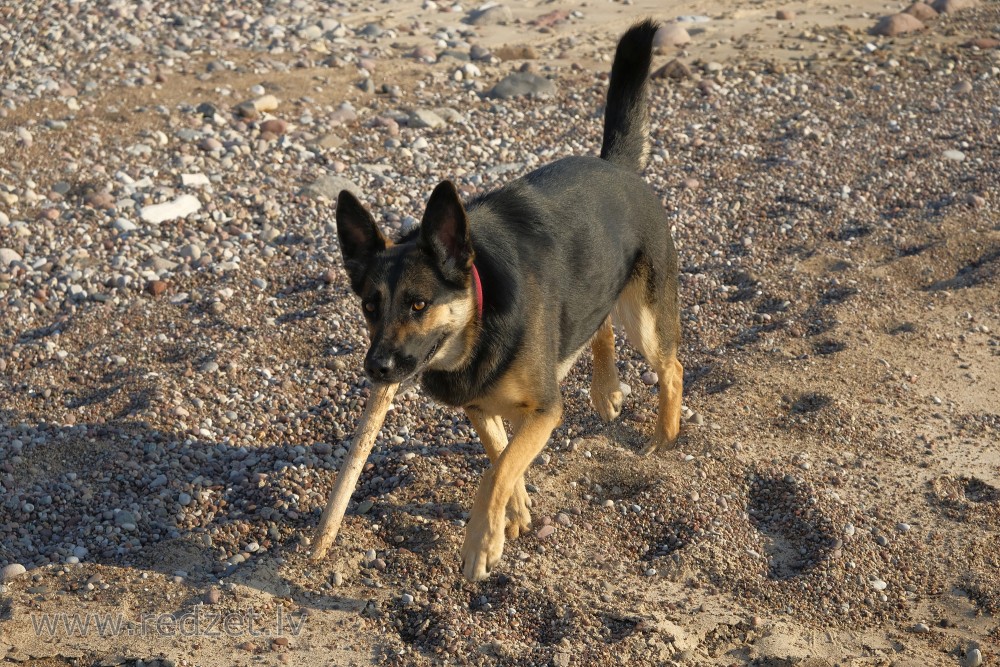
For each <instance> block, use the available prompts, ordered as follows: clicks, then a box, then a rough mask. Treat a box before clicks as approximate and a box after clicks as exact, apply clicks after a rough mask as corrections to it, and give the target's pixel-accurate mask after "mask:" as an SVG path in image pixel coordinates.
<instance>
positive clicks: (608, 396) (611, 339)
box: [590, 317, 625, 422]
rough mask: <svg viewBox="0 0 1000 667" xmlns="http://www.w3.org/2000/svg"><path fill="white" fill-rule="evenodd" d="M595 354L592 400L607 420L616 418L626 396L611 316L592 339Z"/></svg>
mask: <svg viewBox="0 0 1000 667" xmlns="http://www.w3.org/2000/svg"><path fill="white" fill-rule="evenodd" d="M590 349H591V351H592V352H593V354H594V372H593V375H592V376H591V381H590V402H591V404H592V405H593V406H594V409H595V410H597V414H599V415H600V416H601V419H603V420H604V421H606V422H609V421H611V420H613V419H615V418H616V417H617V416H618V415H619V414H620V413H621V410H622V402H623V401H624V399H625V397H624V395H623V394H622V391H621V381H620V380H619V379H618V367H617V366H615V331H614V329H613V328H612V327H611V318H610V317H606V318H605V319H604V323H603V324H601V328H600V329H598V330H597V333H596V334H594V338H593V339H592V340H591V341H590Z"/></svg>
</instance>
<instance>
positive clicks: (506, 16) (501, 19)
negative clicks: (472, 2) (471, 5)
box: [465, 5, 514, 26]
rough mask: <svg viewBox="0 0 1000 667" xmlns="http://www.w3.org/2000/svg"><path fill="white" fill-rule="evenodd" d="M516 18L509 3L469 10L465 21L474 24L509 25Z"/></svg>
mask: <svg viewBox="0 0 1000 667" xmlns="http://www.w3.org/2000/svg"><path fill="white" fill-rule="evenodd" d="M513 20H514V15H513V13H512V12H511V11H510V7H508V6H507V5H492V6H490V7H487V8H486V9H476V10H473V11H471V12H469V15H468V16H467V17H466V18H465V22H466V23H468V24H469V25H474V26H490V25H507V24H508V23H510V22H511V21H513Z"/></svg>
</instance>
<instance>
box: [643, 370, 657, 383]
mask: <svg viewBox="0 0 1000 667" xmlns="http://www.w3.org/2000/svg"><path fill="white" fill-rule="evenodd" d="M640 379H641V380H642V383H643V384H645V385H648V386H652V385H654V384H656V383H657V382H659V381H660V378H659V376H657V375H656V373H655V372H653V371H646V372H645V373H643V374H642V376H641V377H640Z"/></svg>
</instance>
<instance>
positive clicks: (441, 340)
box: [420, 336, 444, 368]
mask: <svg viewBox="0 0 1000 667" xmlns="http://www.w3.org/2000/svg"><path fill="white" fill-rule="evenodd" d="M442 343H444V336H442V337H441V338H438V340H437V342H435V343H434V345H432V346H431V351H430V352H428V353H427V356H425V357H424V360H423V361H422V362H420V368H424V367H425V366H427V364H429V363H430V361H431V359H433V358H434V355H435V354H437V351H438V350H440V349H441V344H442Z"/></svg>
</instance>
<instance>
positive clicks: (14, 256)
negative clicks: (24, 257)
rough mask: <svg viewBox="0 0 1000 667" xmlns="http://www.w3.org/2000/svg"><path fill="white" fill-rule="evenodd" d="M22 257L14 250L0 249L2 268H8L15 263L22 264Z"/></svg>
mask: <svg viewBox="0 0 1000 667" xmlns="http://www.w3.org/2000/svg"><path fill="white" fill-rule="evenodd" d="M20 261H21V255H19V254H18V253H17V252H16V251H15V250H13V249H12V248H0V266H2V267H5V268H6V267H8V266H10V265H11V264H13V263H14V262H20Z"/></svg>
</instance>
